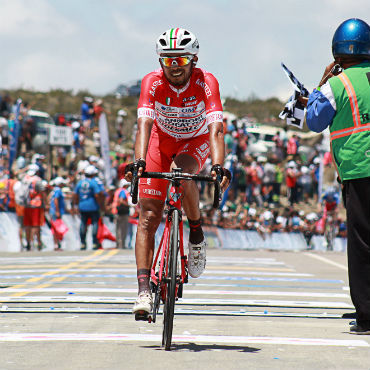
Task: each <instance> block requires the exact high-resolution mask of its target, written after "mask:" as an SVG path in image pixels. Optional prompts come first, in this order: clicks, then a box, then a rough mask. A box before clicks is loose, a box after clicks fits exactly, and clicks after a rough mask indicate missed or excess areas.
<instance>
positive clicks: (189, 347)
mask: <svg viewBox="0 0 370 370" xmlns="http://www.w3.org/2000/svg"><path fill="white" fill-rule="evenodd" d="M143 348H153V349H156V350H164V348H163V347H161V346H143ZM220 350H226V351H237V352H258V351H260V350H261V349H260V348H253V347H247V346H233V345H230V346H228V345H219V344H196V343H182V344H181V343H179V344H177V343H175V344H173V345H172V347H171V352H176V351H189V352H203V351H220Z"/></svg>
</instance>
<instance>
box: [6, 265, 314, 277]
mask: <svg viewBox="0 0 370 370" xmlns="http://www.w3.org/2000/svg"><path fill="white" fill-rule="evenodd" d="M48 271H55V268H54V269H27V270H16V269H12V270H0V274H2V275H1V276H0V279H7V278H9V277H10V278H11V277H12V274H20V273H22V274H25V273H28V274H35V273H38V275H37V276H39V273H41V272H48ZM68 271H79V270H78V269H72V268H71V269H68ZM89 272H112V273H113V272H116V273H128V272H132V273H133V272H134V273H135V274H134V275H135V277H136V268H126V267H122V268H115V269H112V268H91V269H89ZM211 274H214V275H238V276H241V275H258V276H269V275H272V276H296V277H298V276H301V277H310V276H313V275H312V274H305V273H297V272H275V271H239V270H238V271H226V270H220V269H218V270H217V271H205V272H204V275H211ZM97 276H99V275H97ZM27 277H28V278H32V277H33V276H30V275H28V276H27V275H26V276H25V275H19V276H17V279H24V278H27ZM102 277H104V276H102Z"/></svg>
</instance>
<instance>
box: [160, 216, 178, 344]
mask: <svg viewBox="0 0 370 370" xmlns="http://www.w3.org/2000/svg"><path fill="white" fill-rule="evenodd" d="M178 250H179V211H178V210H177V209H175V210H174V211H173V213H172V224H171V234H170V240H169V254H168V256H167V257H168V260H167V263H168V269H166V271H167V282H166V286H167V294H166V300H165V303H164V307H163V336H162V345H164V347H165V350H166V351H169V350H170V349H171V342H172V329H173V318H174V313H175V300H176V279H177V258H178Z"/></svg>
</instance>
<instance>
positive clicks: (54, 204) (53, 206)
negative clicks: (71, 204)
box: [49, 176, 67, 251]
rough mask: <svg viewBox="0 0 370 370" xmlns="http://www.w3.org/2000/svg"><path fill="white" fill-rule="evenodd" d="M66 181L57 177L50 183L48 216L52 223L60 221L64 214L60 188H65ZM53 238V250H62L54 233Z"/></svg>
mask: <svg viewBox="0 0 370 370" xmlns="http://www.w3.org/2000/svg"><path fill="white" fill-rule="evenodd" d="M66 183H67V180H65V179H64V178H63V177H60V176H59V177H57V178H55V179H54V180H53V181H51V185H52V186H54V188H53V191H52V192H51V193H50V200H49V204H50V209H49V214H50V217H51V219H52V220H53V221H56V220H58V219H61V218H62V217H63V215H64V214H65V213H66V207H65V200H64V194H63V192H62V187H63V186H65V185H66ZM53 238H54V250H56V251H60V250H62V247H61V244H60V241H59V239H58V238H57V236H56V235H55V233H54V234H53Z"/></svg>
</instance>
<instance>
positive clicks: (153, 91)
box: [149, 80, 163, 96]
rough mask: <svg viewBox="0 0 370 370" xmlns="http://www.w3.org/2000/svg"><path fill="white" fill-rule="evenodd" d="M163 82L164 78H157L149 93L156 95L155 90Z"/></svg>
mask: <svg viewBox="0 0 370 370" xmlns="http://www.w3.org/2000/svg"><path fill="white" fill-rule="evenodd" d="M162 84H163V81H162V80H157V81H154V82H153V84H152V86H151V88H150V90H149V94H151V95H152V96H154V95H155V90H156V89H157V87H158V86H160V85H162Z"/></svg>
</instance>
